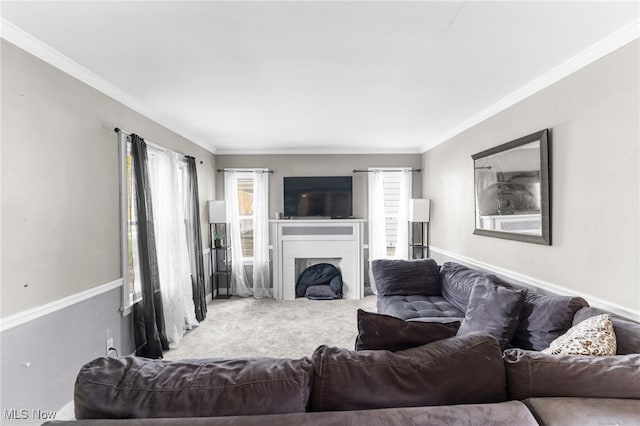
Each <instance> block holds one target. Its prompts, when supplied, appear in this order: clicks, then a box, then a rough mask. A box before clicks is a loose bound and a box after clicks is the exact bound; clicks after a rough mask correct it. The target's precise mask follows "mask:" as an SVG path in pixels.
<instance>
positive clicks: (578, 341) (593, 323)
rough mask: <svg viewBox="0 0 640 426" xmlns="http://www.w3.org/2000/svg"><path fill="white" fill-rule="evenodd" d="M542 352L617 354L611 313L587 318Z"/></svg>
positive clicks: (555, 353) (559, 353) (556, 353)
mask: <svg viewBox="0 0 640 426" xmlns="http://www.w3.org/2000/svg"><path fill="white" fill-rule="evenodd" d="M542 352H543V353H546V354H553V355H600V356H607V355H615V354H616V335H615V333H614V331H613V324H612V323H611V315H609V314H602V315H597V316H595V317H591V318H587V319H586V320H584V321H582V322H581V323H579V324H576V325H574V326H573V327H571V328H570V329H569V331H567V332H566V333H565V334H563V335H562V336H560V337H558V338H557V339H556V340H554V341H553V342H551V344H550V345H549V347H548V348H547V349H544V350H543V351H542Z"/></svg>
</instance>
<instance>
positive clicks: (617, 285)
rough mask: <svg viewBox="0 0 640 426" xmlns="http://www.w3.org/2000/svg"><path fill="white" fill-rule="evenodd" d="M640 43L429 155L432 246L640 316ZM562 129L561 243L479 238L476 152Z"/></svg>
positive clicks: (556, 235)
mask: <svg viewBox="0 0 640 426" xmlns="http://www.w3.org/2000/svg"><path fill="white" fill-rule="evenodd" d="M639 48H640V46H639V42H638V41H637V40H636V41H634V42H632V43H630V44H628V45H626V46H624V47H622V48H620V49H618V50H617V51H615V52H613V53H611V54H609V55H607V56H606V57H604V58H602V59H600V60H598V61H596V62H594V63H593V64H591V65H589V66H587V67H585V68H583V69H582V70H580V71H578V72H576V73H574V74H572V75H570V76H568V77H566V78H564V79H562V80H560V81H559V82H557V83H555V84H553V85H551V86H549V87H548V88H546V89H544V90H542V91H540V92H538V93H536V94H534V95H532V96H530V97H529V98H527V99H525V100H523V101H521V102H519V103H518V104H516V105H514V106H512V107H510V108H508V109H506V110H505V111H503V112H500V113H499V114H497V115H495V116H494V117H491V118H490V119H487V120H485V121H484V122H482V123H480V124H478V125H476V126H474V127H472V128H471V129H469V130H467V131H465V132H464V133H462V134H460V135H458V136H456V137H454V138H452V139H450V140H449V141H447V142H445V143H443V144H441V145H439V146H437V147H436V148H434V149H431V150H430V151H428V152H426V153H425V154H424V155H423V167H424V168H425V169H426V173H424V183H423V195H424V197H427V198H431V199H432V205H431V219H432V222H431V232H432V235H431V244H432V246H434V247H435V248H440V249H443V250H445V251H447V252H450V253H454V254H456V255H459V256H463V257H466V258H469V259H473V260H475V261H479V262H484V263H486V264H489V265H494V266H497V267H499V268H504V269H506V270H510V271H515V272H517V273H520V274H524V275H526V276H529V277H532V278H534V279H537V280H540V281H542V282H546V283H550V284H553V285H557V286H561V287H563V288H565V289H568V290H570V291H572V292H577V293H581V294H584V295H586V296H587V299H589V296H591V297H593V298H595V299H596V300H597V299H600V300H602V301H605V302H607V303H609V304H613V305H618V306H619V307H622V308H623V309H625V310H627V311H631V312H634V311H635V314H636V315H640V285H638V283H639V282H640V276H639V268H638V259H639V258H640V253H639V245H640V240H639V226H638V225H639V218H640V210H639V199H638V198H639V193H638V182H639V180H640V175H639V170H640V162H639V159H640V151H639V146H640V143H639V141H640V120H639V117H640V108H639V96H638V93H640V87H639V79H638V75H640V69H639V66H638V65H639ZM543 128H551V129H552V150H551V151H552V163H553V166H552V229H553V245H552V246H550V247H548V246H542V245H536V244H527V243H522V242H515V241H508V240H501V239H496V238H490V237H484V236H477V235H473V234H472V232H473V229H474V198H473V163H472V160H471V157H470V156H471V155H472V154H475V153H477V152H480V151H482V150H485V149H487V148H490V147H493V146H496V145H499V144H501V143H504V142H508V141H510V140H513V139H516V138H518V137H521V136H524V135H527V134H529V133H533V132H534V131H537V130H541V129H543Z"/></svg>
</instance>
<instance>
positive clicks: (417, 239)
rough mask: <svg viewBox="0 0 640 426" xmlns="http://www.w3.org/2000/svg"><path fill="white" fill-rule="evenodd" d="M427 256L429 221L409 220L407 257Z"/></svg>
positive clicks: (422, 257) (421, 257)
mask: <svg viewBox="0 0 640 426" xmlns="http://www.w3.org/2000/svg"><path fill="white" fill-rule="evenodd" d="M425 225H426V226H425ZM425 231H426V232H425ZM428 257H429V222H409V258H411V259H426V258H428Z"/></svg>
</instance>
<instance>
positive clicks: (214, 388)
mask: <svg viewBox="0 0 640 426" xmlns="http://www.w3.org/2000/svg"><path fill="white" fill-rule="evenodd" d="M312 377H313V365H312V364H311V361H310V360H309V359H308V358H303V359H300V360H291V359H272V358H249V359H230V360H199V361H196V362H191V361H173V362H172V361H162V360H149V359H144V358H136V357H126V358H98V359H96V360H94V361H91V362H89V363H88V364H85V365H84V366H83V367H82V369H81V370H80V373H79V374H78V377H77V379H76V384H75V396H74V403H75V412H76V417H77V418H79V419H90V418H146V417H206V416H231V415H250V414H273V413H295V412H304V411H305V409H306V406H307V402H308V399H309V393H310V391H311V379H312Z"/></svg>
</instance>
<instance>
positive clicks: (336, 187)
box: [284, 176, 353, 218]
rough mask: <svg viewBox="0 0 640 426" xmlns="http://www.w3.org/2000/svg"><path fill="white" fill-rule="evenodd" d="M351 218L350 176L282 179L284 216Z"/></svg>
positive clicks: (351, 190) (351, 187)
mask: <svg viewBox="0 0 640 426" xmlns="http://www.w3.org/2000/svg"><path fill="white" fill-rule="evenodd" d="M352 215H353V184H352V177H351V176H299V177H284V216H285V217H333V218H348V217H351V216H352Z"/></svg>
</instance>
